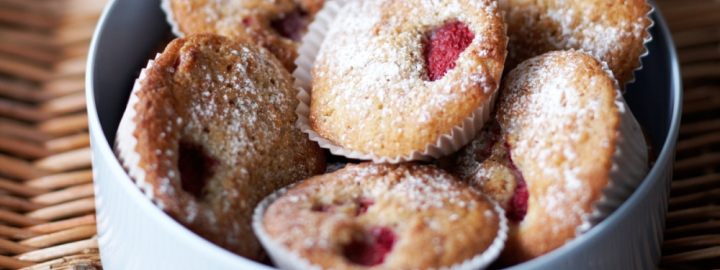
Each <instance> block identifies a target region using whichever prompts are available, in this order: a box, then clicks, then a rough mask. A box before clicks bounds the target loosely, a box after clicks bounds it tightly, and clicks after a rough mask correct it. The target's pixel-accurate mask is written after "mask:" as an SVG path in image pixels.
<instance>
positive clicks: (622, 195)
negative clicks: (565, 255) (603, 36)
mask: <svg viewBox="0 0 720 270" xmlns="http://www.w3.org/2000/svg"><path fill="white" fill-rule="evenodd" d="M449 167H450V170H451V171H452V172H454V173H455V174H457V175H458V176H460V177H461V178H462V179H463V180H465V181H467V182H469V183H470V184H471V185H472V186H474V187H476V188H477V189H479V190H481V191H482V192H484V193H486V194H488V196H489V197H491V198H493V199H495V200H496V201H498V203H499V204H500V205H501V206H503V207H504V208H505V211H506V213H507V218H508V220H510V234H509V237H508V242H507V244H506V248H505V250H504V252H503V255H502V259H503V261H504V262H507V263H517V262H522V261H526V260H529V259H532V258H535V257H538V256H541V255H543V254H546V253H548V252H550V251H552V250H554V249H556V248H558V247H560V246H562V245H564V244H565V243H567V242H568V241H570V240H572V239H574V238H576V237H577V236H578V235H579V234H581V233H583V232H585V231H587V230H588V229H589V228H590V227H592V226H593V225H595V224H597V223H598V222H600V221H601V220H602V219H603V218H605V217H607V216H608V215H609V214H610V213H612V211H613V210H615V209H616V208H617V207H618V206H619V205H620V204H621V203H622V202H623V201H624V200H625V199H626V198H627V197H628V196H629V195H630V194H631V193H632V192H633V191H634V189H635V188H636V187H637V185H638V184H639V183H640V182H642V179H643V177H644V176H645V174H646V172H647V148H646V144H645V141H644V138H643V134H642V131H641V130H640V127H639V125H638V124H637V122H636V120H635V118H634V117H633V115H632V113H631V112H630V111H629V110H628V108H627V106H626V105H625V102H624V100H623V98H622V94H621V93H620V91H619V87H618V85H617V83H616V81H615V80H614V79H613V77H612V73H611V72H610V71H609V70H607V69H606V68H605V67H604V65H603V64H602V63H601V62H599V61H598V60H596V59H595V58H594V57H592V56H591V55H589V54H586V53H583V52H579V51H556V52H549V53H546V54H543V55H540V56H537V57H534V58H531V59H529V60H527V61H525V62H523V63H521V64H520V65H519V66H518V67H517V68H516V69H514V70H513V71H511V72H510V73H509V75H508V76H507V78H506V81H505V82H504V87H503V89H502V92H501V96H500V98H499V103H498V110H497V123H496V124H489V125H487V126H486V128H485V129H484V130H483V131H482V132H480V135H479V136H478V137H477V138H476V139H475V140H474V141H473V142H472V143H470V144H469V145H468V146H467V147H465V148H464V149H462V150H461V151H459V153H458V154H457V156H455V158H454V160H452V161H451V162H450V166H449Z"/></svg>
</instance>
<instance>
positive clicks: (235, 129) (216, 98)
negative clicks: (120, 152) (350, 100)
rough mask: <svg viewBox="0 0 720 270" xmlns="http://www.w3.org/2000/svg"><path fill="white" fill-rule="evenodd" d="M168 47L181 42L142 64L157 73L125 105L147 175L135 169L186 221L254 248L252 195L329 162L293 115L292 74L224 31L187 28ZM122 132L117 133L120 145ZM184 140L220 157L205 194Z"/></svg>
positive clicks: (242, 250)
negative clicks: (189, 165)
mask: <svg viewBox="0 0 720 270" xmlns="http://www.w3.org/2000/svg"><path fill="white" fill-rule="evenodd" d="M168 48H175V49H176V50H177V51H171V52H168V51H166V52H165V53H163V54H162V55H160V56H159V58H158V59H159V60H158V61H156V63H158V62H160V63H164V64H161V65H157V64H156V65H155V66H152V67H149V68H148V69H147V70H146V71H144V73H143V74H145V73H148V74H151V76H152V78H151V79H149V80H148V79H144V78H142V77H141V80H139V81H138V84H137V85H136V89H135V90H134V92H133V95H132V96H131V102H130V104H129V105H128V111H129V112H132V114H134V117H132V118H131V119H127V120H126V116H124V118H123V119H124V120H123V121H124V122H125V123H130V125H129V126H124V127H125V128H127V132H130V134H131V135H132V139H133V140H134V141H135V142H136V144H135V145H136V146H137V147H134V148H135V149H133V150H132V152H129V154H128V156H135V157H137V163H134V164H128V167H129V168H130V170H131V171H132V170H141V171H142V172H143V174H140V175H142V176H143V177H142V179H137V178H136V177H135V176H136V175H138V174H131V176H133V178H135V180H136V181H138V184H139V185H140V187H141V189H143V190H144V191H145V192H146V194H148V196H149V197H151V198H152V199H153V200H154V201H155V202H156V204H157V205H158V206H160V207H161V208H163V210H165V211H167V212H169V213H170V214H171V215H172V216H173V217H175V218H176V219H178V220H179V221H180V222H181V223H184V224H185V225H187V226H188V227H190V229H192V230H194V231H196V232H197V233H199V234H200V235H201V236H203V237H206V238H208V239H209V240H211V241H213V242H216V243H217V244H219V245H221V246H223V247H225V248H228V249H230V250H231V251H234V252H236V253H239V254H241V255H244V256H247V257H250V258H258V256H259V255H260V253H261V250H260V247H259V243H257V242H254V241H253V240H254V238H253V237H252V230H251V228H250V219H251V212H252V210H253V208H254V207H255V204H256V203H257V202H258V201H260V200H261V199H262V198H263V197H264V196H266V195H267V194H269V193H271V192H273V191H275V190H276V189H278V188H280V187H282V186H285V185H287V184H289V183H292V182H294V181H296V180H300V179H303V178H305V177H307V176H309V175H311V174H313V173H317V172H319V171H321V170H322V169H323V168H322V166H321V165H320V164H322V157H321V156H320V155H321V154H322V153H321V152H320V150H319V149H318V148H317V146H316V145H314V144H313V143H312V142H310V141H309V140H308V139H307V137H306V136H304V134H303V133H302V132H301V131H300V130H299V129H298V128H297V127H296V126H295V125H294V123H295V121H296V118H297V116H296V115H295V114H294V112H293V109H294V108H295V107H296V106H297V104H298V101H297V99H295V94H296V92H295V89H294V88H293V86H292V81H291V79H290V75H289V74H288V73H287V72H286V71H285V70H284V69H283V67H282V65H281V64H280V63H279V62H278V61H277V60H275V59H274V57H272V56H271V55H270V53H269V52H268V51H266V50H264V49H261V48H259V47H256V46H255V45H251V44H245V43H236V42H234V41H231V40H229V39H225V38H222V37H219V36H210V35H198V36H189V37H188V38H186V39H182V40H177V41H174V42H173V43H171V45H169V46H168ZM169 58H172V59H169ZM166 65H172V68H168V66H166ZM136 126H141V127H142V128H136ZM158 138H159V140H158ZM126 139H127V138H125V137H121V136H118V145H122V144H123V143H124V142H125V141H126ZM121 140H122V142H121ZM183 143H189V144H193V145H198V146H200V147H202V149H203V152H205V154H207V156H209V157H210V158H212V159H213V160H216V161H217V164H214V165H213V170H212V172H213V173H212V174H211V175H209V176H208V179H207V180H206V181H205V183H206V184H205V185H204V186H201V187H200V188H201V192H200V194H190V193H189V192H187V191H185V190H184V189H183V185H182V181H184V180H183V179H181V170H179V168H178V160H179V159H180V158H179V155H180V151H179V148H180V147H179V144H183ZM136 151H137V153H135V152H136ZM145 153H147V155H146V154H145ZM300 157H302V158H300ZM133 168H134V169H133ZM141 182H143V183H144V184H141Z"/></svg>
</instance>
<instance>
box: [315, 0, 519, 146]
mask: <svg viewBox="0 0 720 270" xmlns="http://www.w3.org/2000/svg"><path fill="white" fill-rule="evenodd" d="M506 42H507V38H506V36H505V28H504V24H503V21H502V16H501V15H500V10H499V9H498V8H497V7H496V3H495V1H489V0H481V1H469V0H452V1H420V0H411V1H406V0H404V1H400V0H370V1H349V2H348V3H347V4H346V6H345V7H344V8H343V9H342V11H341V13H340V14H338V15H337V18H336V19H335V21H333V22H332V23H331V24H330V29H329V30H328V32H327V35H326V37H325V41H324V42H323V44H322V46H321V47H320V50H319V52H318V56H317V59H316V62H315V65H314V68H313V71H312V75H313V78H312V93H311V102H310V115H309V120H310V124H311V126H312V128H313V130H314V131H315V132H317V133H318V134H319V135H320V136H322V137H323V138H325V139H327V140H329V141H331V142H333V143H334V144H337V145H339V146H340V147H343V148H346V149H349V150H352V151H357V152H360V153H363V154H371V155H376V156H381V157H397V156H405V155H409V154H411V153H413V152H416V151H423V150H425V147H426V146H428V145H434V144H436V143H437V142H438V140H439V139H440V138H441V137H442V136H443V135H446V134H449V133H451V131H452V130H453V128H454V127H456V126H460V125H461V124H463V121H464V120H465V119H467V118H469V117H471V115H472V114H473V112H475V111H476V110H478V108H480V107H487V108H488V110H489V107H490V106H491V105H489V104H490V103H491V102H490V101H491V99H492V97H493V96H494V94H495V92H496V90H497V87H498V84H499V81H500V77H501V73H502V69H503V63H504V59H505V54H506V50H505V47H506ZM483 121H484V120H483ZM479 124H480V125H481V124H482V122H481V123H479ZM474 131H476V130H474ZM474 131H473V132H474ZM453 150H456V149H453Z"/></svg>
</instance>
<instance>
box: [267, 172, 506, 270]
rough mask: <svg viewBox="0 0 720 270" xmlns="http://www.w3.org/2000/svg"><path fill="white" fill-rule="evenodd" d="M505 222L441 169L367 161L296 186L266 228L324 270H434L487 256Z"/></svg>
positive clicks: (277, 204)
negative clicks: (478, 256) (368, 268)
mask: <svg viewBox="0 0 720 270" xmlns="http://www.w3.org/2000/svg"><path fill="white" fill-rule="evenodd" d="M500 222H501V217H500V216H499V213H498V212H496V211H495V210H494V204H492V203H490V202H489V201H488V200H486V199H485V197H484V196H482V195H480V194H479V193H477V192H475V191H473V190H472V189H470V188H469V187H468V186H467V185H465V184H463V183H461V182H459V181H457V179H456V178H455V177H453V176H451V175H449V174H448V173H445V172H444V171H442V170H440V169H437V168H435V167H431V166H424V165H412V164H403V165H377V164H370V163H364V164H359V165H348V166H347V167H345V168H343V169H340V170H338V171H336V172H333V173H329V174H325V175H321V176H316V177H313V178H310V179H308V180H306V181H304V182H302V183H300V184H298V185H297V186H294V187H292V188H291V189H289V190H288V191H287V193H285V194H284V195H282V196H281V197H280V198H278V199H277V200H276V201H274V202H273V203H272V204H271V205H270V206H269V207H268V208H267V210H266V212H265V214H264V218H263V221H262V224H263V227H264V229H265V230H266V232H267V234H268V235H269V236H270V238H272V239H273V241H277V242H279V243H280V244H281V245H282V246H283V247H284V248H286V249H289V250H290V251H291V252H293V253H296V254H299V255H300V256H301V257H302V258H304V259H305V260H308V261H309V262H311V263H312V264H314V265H318V266H321V267H322V268H326V269H365V267H373V269H430V268H441V267H449V266H452V265H455V264H458V263H461V262H464V261H466V260H469V259H471V258H473V257H474V256H476V255H479V254H481V253H483V252H485V251H486V250H487V249H488V248H489V247H490V246H491V244H492V243H493V242H494V241H495V238H496V237H497V235H498V231H499V229H500V226H501V224H500ZM496 251H499V250H496Z"/></svg>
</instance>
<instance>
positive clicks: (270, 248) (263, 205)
mask: <svg viewBox="0 0 720 270" xmlns="http://www.w3.org/2000/svg"><path fill="white" fill-rule="evenodd" d="M294 186H295V184H293V185H291V186H288V187H285V188H282V189H280V190H278V191H276V192H274V193H273V194H270V195H269V196H267V197H265V199H263V200H262V201H261V202H260V203H259V204H258V206H257V207H256V208H255V211H254V212H253V219H252V227H253V231H254V232H255V235H256V236H257V238H258V239H259V240H260V243H261V244H262V246H263V247H264V248H265V251H266V252H267V253H268V255H270V259H271V260H272V261H273V263H274V264H275V266H276V267H277V268H279V269H284V270H321V269H322V267H320V266H317V265H313V264H312V263H311V262H309V261H308V260H305V259H304V258H302V257H301V256H300V255H298V254H297V253H294V252H292V251H290V250H288V249H287V248H285V247H284V246H283V245H282V244H281V243H278V242H276V241H274V240H273V239H272V237H270V235H268V234H267V232H266V231H265V227H264V226H263V217H264V216H265V211H266V210H267V208H268V207H269V206H270V205H271V204H272V203H273V202H275V200H277V199H278V198H280V197H282V196H283V195H284V194H285V193H286V192H287V191H288V190H290V189H292V188H293V187H294ZM483 197H484V198H485V200H487V201H488V202H490V203H491V204H492V205H493V207H494V209H495V213H496V214H497V215H498V217H499V219H500V220H499V222H500V226H499V229H498V233H497V234H496V236H495V239H493V242H492V244H490V246H489V247H488V248H487V249H486V250H485V251H484V252H483V253H481V254H478V255H476V256H474V257H472V258H470V259H468V260H465V261H464V262H462V263H458V264H455V265H452V266H450V267H445V268H441V269H448V270H477V269H485V268H486V267H487V266H488V265H490V264H491V263H492V262H494V261H495V260H496V259H497V258H498V256H500V252H502V250H503V248H504V247H505V242H506V240H507V237H508V230H509V229H508V221H507V218H506V217H505V210H503V208H502V207H500V205H499V204H497V203H496V202H495V201H494V200H492V199H490V198H488V197H487V196H485V195H483Z"/></svg>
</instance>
